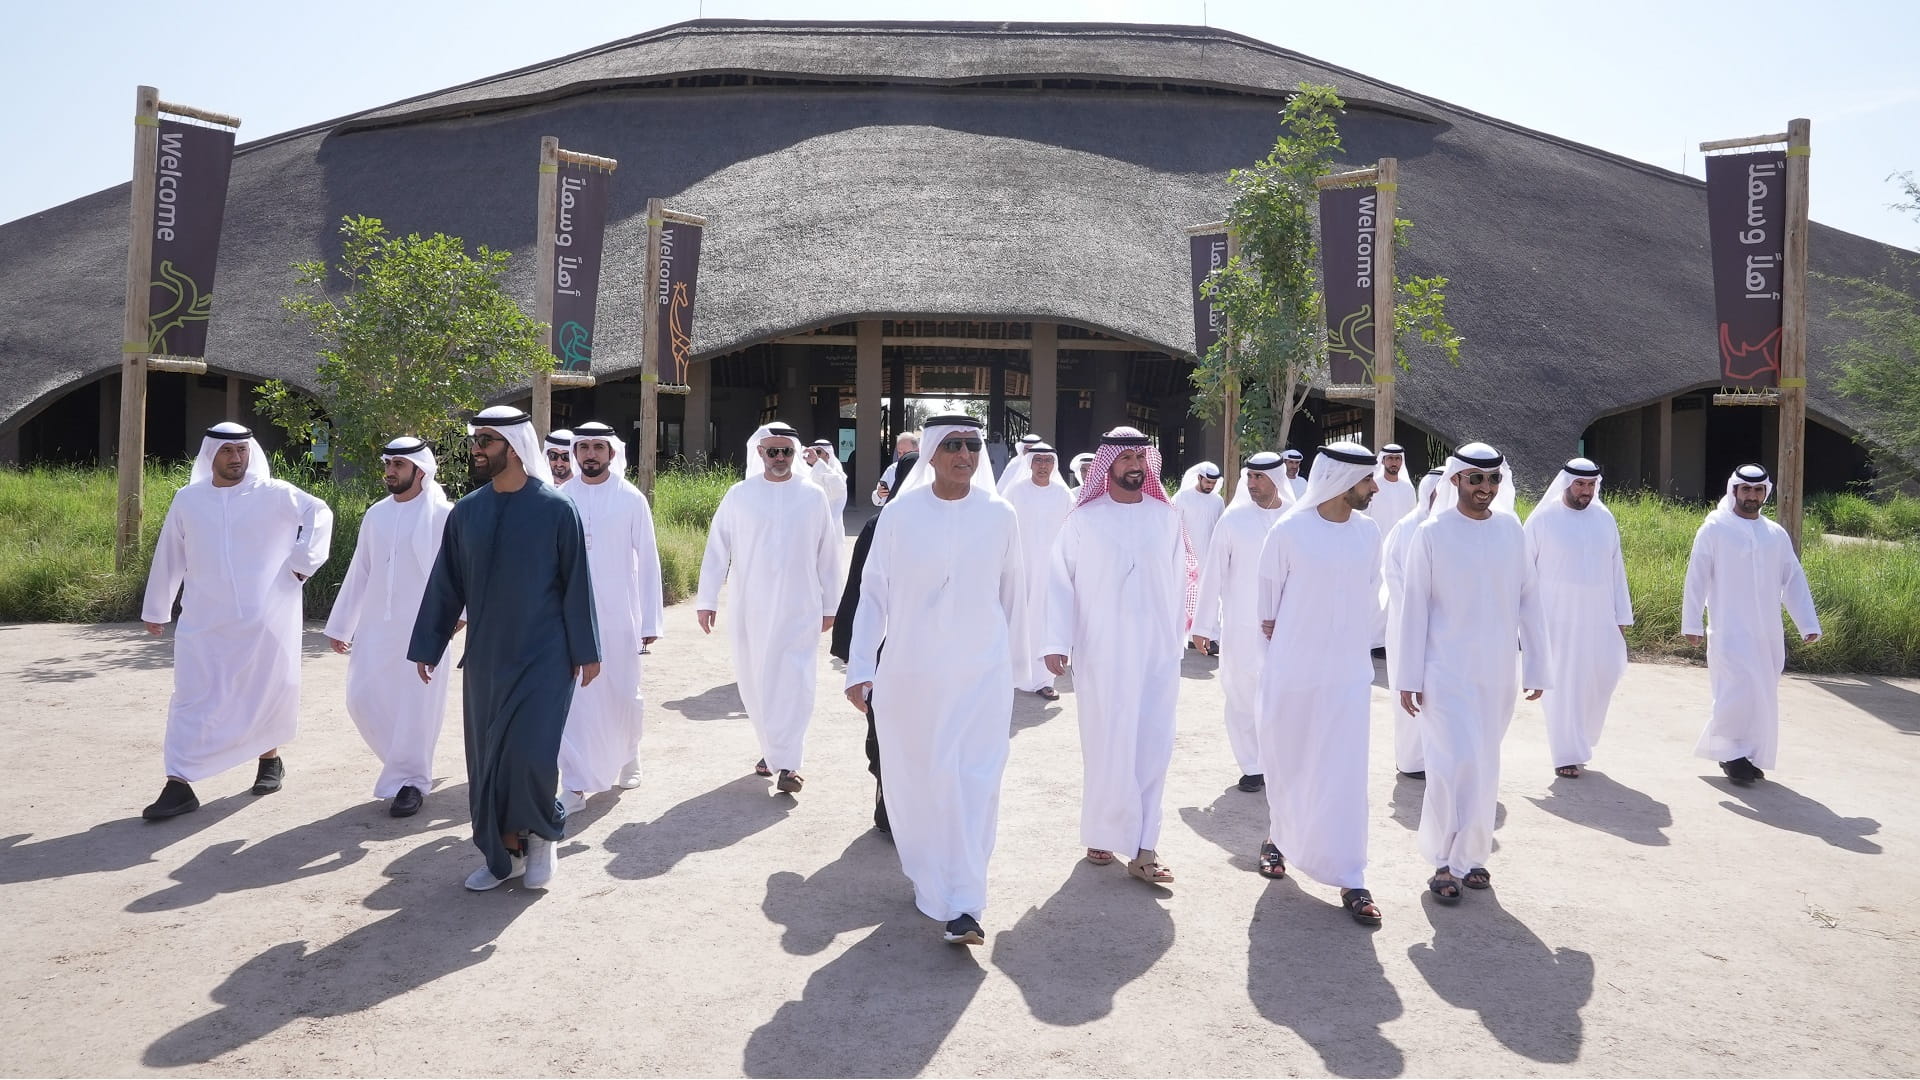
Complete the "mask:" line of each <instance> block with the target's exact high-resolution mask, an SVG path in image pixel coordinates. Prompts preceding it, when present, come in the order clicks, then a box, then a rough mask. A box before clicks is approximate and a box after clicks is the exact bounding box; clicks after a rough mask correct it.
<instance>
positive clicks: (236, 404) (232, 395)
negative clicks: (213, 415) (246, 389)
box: [221, 375, 252, 427]
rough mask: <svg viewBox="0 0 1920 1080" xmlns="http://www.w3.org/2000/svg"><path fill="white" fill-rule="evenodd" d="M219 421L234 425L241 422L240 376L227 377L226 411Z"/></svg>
mask: <svg viewBox="0 0 1920 1080" xmlns="http://www.w3.org/2000/svg"><path fill="white" fill-rule="evenodd" d="M221 419H223V420H232V421H234V422H236V423H239V422H241V421H240V376H238V375H228V376H227V409H226V415H225V416H223V417H221ZM248 426H249V427H251V426H252V425H250V424H249V425H248Z"/></svg>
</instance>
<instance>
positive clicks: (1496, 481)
mask: <svg viewBox="0 0 1920 1080" xmlns="http://www.w3.org/2000/svg"><path fill="white" fill-rule="evenodd" d="M1460 475H1461V477H1463V478H1464V479H1465V480H1466V482H1467V486H1468V487H1479V486H1480V485H1481V484H1483V483H1486V484H1492V485H1494V486H1495V487H1498V486H1500V481H1502V480H1505V479H1506V477H1505V476H1502V475H1501V474H1500V473H1498V472H1470V473H1461V474H1460Z"/></svg>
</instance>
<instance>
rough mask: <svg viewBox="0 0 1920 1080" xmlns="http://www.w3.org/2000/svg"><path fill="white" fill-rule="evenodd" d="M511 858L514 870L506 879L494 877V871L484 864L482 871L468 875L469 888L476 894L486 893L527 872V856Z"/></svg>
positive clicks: (509, 872) (508, 873)
mask: <svg viewBox="0 0 1920 1080" xmlns="http://www.w3.org/2000/svg"><path fill="white" fill-rule="evenodd" d="M510 858H512V859H513V869H511V870H508V871H507V876H506V877H503V878H497V877H494V876H493V871H491V870H489V869H487V868H486V866H485V865H484V864H483V865H482V866H481V867H480V869H478V870H475V871H474V872H473V873H471V874H468V875H467V888H469V889H471V890H473V891H474V892H486V891H487V890H488V889H497V888H499V887H500V886H502V885H505V884H506V883H507V882H509V881H512V880H513V879H514V878H517V877H520V876H521V875H523V874H525V873H526V872H527V858H526V856H524V855H513V856H510Z"/></svg>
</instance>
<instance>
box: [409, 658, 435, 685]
mask: <svg viewBox="0 0 1920 1080" xmlns="http://www.w3.org/2000/svg"><path fill="white" fill-rule="evenodd" d="M413 667H414V670H415V671H418V672H419V673H420V681H421V682H423V683H430V682H432V681H433V665H432V664H422V663H420V662H419V661H418V660H416V661H414V663H413Z"/></svg>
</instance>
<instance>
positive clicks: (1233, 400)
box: [1220, 230, 1287, 502]
mask: <svg viewBox="0 0 1920 1080" xmlns="http://www.w3.org/2000/svg"><path fill="white" fill-rule="evenodd" d="M1239 257H1240V236H1239V234H1238V233H1235V232H1233V231H1232V230H1228V231H1227V261H1228V262H1229V263H1231V262H1232V261H1233V260H1235V259H1237V258H1239ZM1227 335H1228V336H1227V387H1226V401H1225V403H1224V404H1223V405H1222V406H1221V409H1220V427H1221V432H1220V445H1221V447H1222V449H1221V451H1220V456H1221V458H1222V460H1221V462H1220V497H1221V498H1222V499H1225V500H1226V501H1227V502H1232V501H1233V489H1234V488H1236V487H1238V486H1239V484H1240V376H1239V375H1237V374H1235V373H1234V370H1233V361H1234V359H1235V357H1234V354H1233V336H1232V335H1233V327H1232V326H1228V327H1227ZM1286 437H1287V433H1286V432H1284V431H1283V432H1281V433H1280V438H1281V441H1283V442H1284V441H1285V440H1286Z"/></svg>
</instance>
